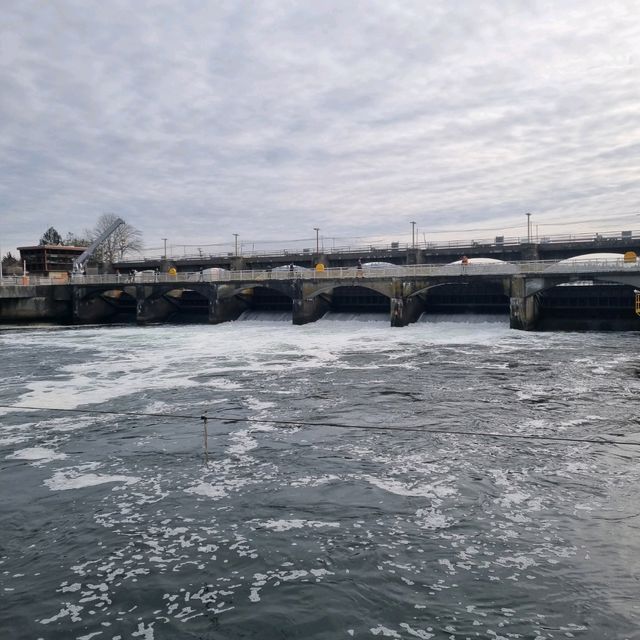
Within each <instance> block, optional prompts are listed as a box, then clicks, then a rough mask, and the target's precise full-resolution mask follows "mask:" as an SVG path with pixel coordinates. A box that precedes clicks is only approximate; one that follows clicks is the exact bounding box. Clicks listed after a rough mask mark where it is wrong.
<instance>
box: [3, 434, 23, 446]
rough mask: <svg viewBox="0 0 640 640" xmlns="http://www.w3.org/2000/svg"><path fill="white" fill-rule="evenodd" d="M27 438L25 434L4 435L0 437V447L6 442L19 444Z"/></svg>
mask: <svg viewBox="0 0 640 640" xmlns="http://www.w3.org/2000/svg"><path fill="white" fill-rule="evenodd" d="M28 439H29V438H28V437H27V436H6V437H4V438H0V447H1V446H3V445H7V444H19V443H21V442H26V441H27V440H28Z"/></svg>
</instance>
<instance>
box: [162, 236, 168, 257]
mask: <svg viewBox="0 0 640 640" xmlns="http://www.w3.org/2000/svg"><path fill="white" fill-rule="evenodd" d="M162 239H163V240H164V253H163V254H162V258H163V260H166V259H167V239H166V238H162Z"/></svg>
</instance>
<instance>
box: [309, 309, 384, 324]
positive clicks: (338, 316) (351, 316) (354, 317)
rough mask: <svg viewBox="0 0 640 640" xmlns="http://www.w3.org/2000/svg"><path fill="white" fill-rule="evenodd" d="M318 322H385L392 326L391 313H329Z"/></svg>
mask: <svg viewBox="0 0 640 640" xmlns="http://www.w3.org/2000/svg"><path fill="white" fill-rule="evenodd" d="M318 322H320V323H323V322H359V323H369V322H372V323H379V322H384V323H386V325H387V326H389V324H390V320H389V313H388V312H381V313H340V312H337V311H329V312H328V313H325V314H324V315H323V316H322V318H320V319H319V320H318Z"/></svg>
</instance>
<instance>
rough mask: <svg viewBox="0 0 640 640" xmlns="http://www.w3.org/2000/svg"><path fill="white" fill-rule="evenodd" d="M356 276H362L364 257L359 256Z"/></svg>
mask: <svg viewBox="0 0 640 640" xmlns="http://www.w3.org/2000/svg"><path fill="white" fill-rule="evenodd" d="M356 277H357V278H362V258H358V264H357V265H356Z"/></svg>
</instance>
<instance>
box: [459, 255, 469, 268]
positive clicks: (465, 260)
mask: <svg viewBox="0 0 640 640" xmlns="http://www.w3.org/2000/svg"><path fill="white" fill-rule="evenodd" d="M460 264H461V265H462V266H463V267H466V266H467V265H468V264H469V258H467V256H462V258H460Z"/></svg>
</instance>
